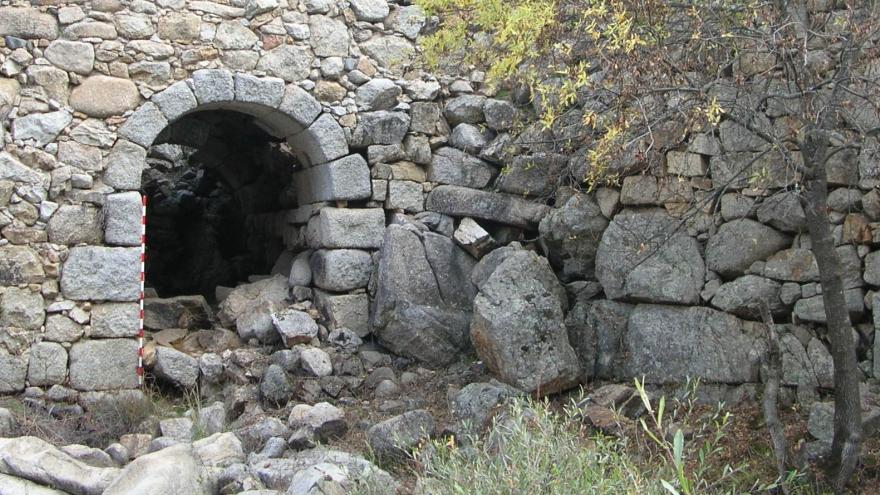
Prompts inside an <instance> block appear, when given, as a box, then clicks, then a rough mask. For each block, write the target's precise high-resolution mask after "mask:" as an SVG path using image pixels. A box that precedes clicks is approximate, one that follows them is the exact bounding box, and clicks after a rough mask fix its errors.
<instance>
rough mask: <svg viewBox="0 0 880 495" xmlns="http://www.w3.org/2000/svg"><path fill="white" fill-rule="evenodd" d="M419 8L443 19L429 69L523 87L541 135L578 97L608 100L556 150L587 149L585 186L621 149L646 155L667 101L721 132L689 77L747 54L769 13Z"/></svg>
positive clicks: (469, 2)
mask: <svg viewBox="0 0 880 495" xmlns="http://www.w3.org/2000/svg"><path fill="white" fill-rule="evenodd" d="M416 3H417V4H418V5H420V6H421V7H422V8H423V9H425V10H426V12H427V13H429V14H431V15H437V16H439V18H440V27H439V29H438V30H437V31H436V32H435V33H434V34H432V35H430V36H428V37H425V38H424V39H423V40H422V48H423V53H424V56H425V61H426V63H427V64H428V65H434V66H436V65H441V64H444V62H446V63H453V64H456V65H463V64H462V62H464V63H465V64H473V65H476V66H478V67H481V68H482V69H484V70H485V71H486V74H487V79H488V81H489V82H490V83H491V84H494V85H496V86H498V87H503V86H504V85H514V84H524V85H527V86H528V87H529V89H530V90H531V95H532V97H533V98H535V99H536V100H537V101H538V102H539V105H536V107H537V108H538V109H539V112H540V114H539V115H537V118H538V120H539V121H540V122H541V124H542V125H543V127H544V128H545V129H553V127H554V125H555V124H556V123H557V121H558V120H559V118H560V117H561V116H563V115H565V114H566V113H567V112H569V111H570V110H571V109H572V108H574V107H577V106H578V104H579V103H583V101H581V100H582V98H584V97H587V98H590V97H591V96H592V95H596V94H604V97H603V100H602V105H605V107H604V108H596V107H590V108H584V109H582V123H583V126H584V130H585V132H584V133H583V136H584V137H583V139H581V141H579V142H578V141H573V142H567V143H566V145H567V146H570V149H562V150H560V151H561V152H571V151H574V150H575V149H577V148H580V147H583V146H587V147H588V148H589V150H590V151H589V153H588V155H587V160H588V161H589V165H590V166H589V167H588V169H587V172H586V176H585V177H583V179H584V182H585V183H586V184H587V185H588V187H590V188H592V187H594V186H596V185H601V184H607V183H610V182H613V181H614V180H616V177H614V175H613V174H612V173H611V172H610V170H611V167H610V164H611V162H612V161H613V160H615V158H618V157H620V156H622V155H625V154H626V153H624V151H625V150H628V151H632V150H633V149H635V150H636V154H638V155H639V156H642V155H644V154H645V153H646V152H648V151H649V150H650V149H651V148H652V146H653V140H652V133H653V131H654V126H655V125H656V122H655V120H656V119H658V118H662V117H660V116H658V113H660V112H665V111H668V110H669V109H667V108H665V107H664V106H663V104H664V103H665V101H666V100H667V99H668V98H670V97H671V98H674V99H676V100H677V101H678V102H679V104H678V105H677V107H675V108H674V111H673V113H674V114H675V115H674V119H675V120H677V121H679V122H682V123H684V124H686V125H693V126H694V127H700V126H703V127H706V126H709V127H711V126H715V125H718V123H719V122H720V120H721V118H722V115H724V114H725V109H724V108H722V106H721V105H720V104H719V102H718V100H717V99H716V98H715V97H714V96H713V95H710V94H709V93H708V92H707V91H706V90H705V87H704V86H702V85H701V84H700V81H695V80H694V79H692V77H691V75H692V74H702V75H707V74H708V75H709V77H715V76H717V73H719V72H720V70H721V68H723V67H726V66H728V65H729V62H730V60H731V57H732V56H735V55H732V54H735V53H738V52H739V51H740V50H741V49H743V47H746V48H748V49H752V50H753V49H754V43H753V42H754V37H755V36H756V35H755V33H760V31H755V30H754V27H759V28H760V26H762V25H764V24H767V23H768V19H771V18H773V16H770V15H767V12H766V11H765V10H766V9H768V8H770V7H767V5H766V4H760V3H757V2H755V1H754V0H730V1H726V2H723V5H721V4H719V3H718V2H714V1H709V0H692V1H691V2H687V3H682V4H672V3H670V2H666V1H665V0H416ZM762 9H765V10H762ZM743 32H744V33H746V34H747V35H748V36H752V39H749V38H748V36H742V34H743ZM758 36H759V37H760V35H758ZM677 88H686V89H684V90H678V89H677ZM661 93H664V94H662V96H660V95H661ZM600 106H601V105H600Z"/></svg>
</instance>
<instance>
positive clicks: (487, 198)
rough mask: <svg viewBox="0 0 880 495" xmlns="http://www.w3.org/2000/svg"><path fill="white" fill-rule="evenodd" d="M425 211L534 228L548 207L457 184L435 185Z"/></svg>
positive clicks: (429, 195)
mask: <svg viewBox="0 0 880 495" xmlns="http://www.w3.org/2000/svg"><path fill="white" fill-rule="evenodd" d="M425 209H426V210H428V211H436V212H438V213H444V214H446V215H451V216H454V217H474V218H481V219H483V220H492V221H495V222H499V223H504V224H508V225H513V226H516V227H524V228H530V227H531V228H534V227H535V226H537V224H538V222H540V221H541V218H543V217H544V215H546V214H547V212H548V211H549V207H547V206H546V205H542V204H539V203H533V202H531V201H527V200H524V199H522V198H518V197H516V196H510V195H507V194H500V193H494V192H489V191H480V190H477V189H469V188H466V187H459V186H439V187H436V188H434V190H433V191H431V193H430V194H428V199H427V202H426V204H425Z"/></svg>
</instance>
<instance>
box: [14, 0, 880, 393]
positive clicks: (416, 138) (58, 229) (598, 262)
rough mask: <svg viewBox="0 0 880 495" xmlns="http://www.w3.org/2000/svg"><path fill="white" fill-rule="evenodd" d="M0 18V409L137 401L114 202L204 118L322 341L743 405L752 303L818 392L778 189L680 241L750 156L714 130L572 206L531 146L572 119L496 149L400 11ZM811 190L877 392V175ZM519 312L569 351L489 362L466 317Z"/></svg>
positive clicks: (245, 10)
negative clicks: (237, 155)
mask: <svg viewBox="0 0 880 495" xmlns="http://www.w3.org/2000/svg"><path fill="white" fill-rule="evenodd" d="M0 5H2V6H0V35H2V36H3V37H4V39H3V45H2V50H0V74H2V76H3V77H2V78H0V116H2V117H3V126H2V127H0V144H2V145H3V151H2V152H0V392H16V391H20V390H22V389H23V388H24V387H25V386H26V385H28V384H29V385H34V386H49V385H53V384H69V385H70V386H71V387H72V388H75V389H77V390H104V389H114V388H126V387H133V386H135V385H136V384H137V379H136V376H135V366H136V362H137V354H136V350H137V343H136V341H135V339H133V337H134V336H135V335H136V328H137V321H136V319H137V300H138V296H139V294H138V269H139V261H138V260H139V258H138V256H139V248H138V247H137V246H138V243H139V238H138V233H137V230H136V227H138V226H139V221H140V220H139V214H140V210H139V208H138V207H137V204H138V202H139V199H138V194H133V192H135V191H141V190H142V188H144V187H146V186H145V185H142V182H141V181H142V174H143V171H144V169H145V167H148V165H149V164H150V160H148V154H149V156H151V157H152V156H154V155H153V154H154V153H159V154H161V153H160V152H161V150H160V149H159V148H158V147H160V146H166V147H167V146H178V147H179V146H202V145H204V144H205V141H204V140H202V141H199V140H198V136H200V135H202V134H200V132H201V131H200V124H199V123H198V122H199V119H200V118H202V117H203V116H206V115H210V114H213V113H216V112H226V113H230V112H234V113H235V114H236V115H239V116H243V118H246V119H248V122H252V123H253V124H255V125H257V126H259V128H260V129H262V130H263V131H265V133H266V134H267V135H268V136H269V137H270V141H271V142H272V143H273V144H272V146H274V147H275V148H274V149H281V148H283V150H282V151H283V152H284V154H283V155H281V156H283V157H285V158H284V159H287V160H289V163H288V166H289V174H290V177H289V181H290V184H289V187H288V185H286V184H285V185H284V187H283V188H282V189H284V190H285V191H287V192H288V193H289V202H288V203H284V202H280V203H277V205H276V207H273V208H274V209H269V210H266V209H253V210H247V209H242V210H241V211H242V214H243V215H245V216H246V218H245V222H246V223H247V225H248V227H247V229H246V232H247V236H248V237H259V238H260V239H273V240H274V241H272V242H271V243H269V242H268V241H267V242H265V243H264V242H262V241H261V244H260V245H261V246H263V247H264V248H265V249H264V251H263V253H264V256H265V257H267V258H272V259H274V258H275V257H276V256H277V261H276V262H275V263H274V266H272V268H271V270H269V271H270V272H272V273H280V274H283V275H284V276H285V277H286V278H287V280H288V285H289V289H290V291H291V298H292V299H294V300H302V299H310V300H313V301H314V303H315V304H316V305H317V307H318V308H319V309H320V310H321V312H322V315H323V320H324V322H325V323H326V325H327V326H328V327H330V328H331V329H332V328H336V327H345V328H349V329H351V330H353V331H354V332H356V333H357V334H358V335H360V336H366V335H367V334H369V333H373V334H374V335H375V336H376V337H377V338H378V340H379V341H380V342H381V343H383V344H384V345H386V346H387V347H389V348H390V349H391V350H393V351H394V352H396V353H399V354H402V355H404V356H408V357H411V358H414V359H418V360H421V361H424V362H427V363H430V364H433V365H442V364H445V363H448V362H450V361H453V360H455V359H457V358H458V357H459V356H460V355H461V354H462V353H464V352H468V351H469V349H470V348H471V347H472V345H473V343H472V338H471V337H472V333H473V332H474V325H472V321H476V320H477V319H478V320H479V325H478V326H479V329H478V331H477V334H478V335H479V336H480V339H479V341H478V342H476V344H477V349H476V350H477V353H478V354H479V355H480V356H481V357H483V356H488V355H490V354H492V355H494V356H502V355H503V356H505V357H503V358H498V359H497V360H496V361H497V362H495V363H494V366H495V367H496V368H498V369H495V370H493V371H496V372H498V373H500V374H502V375H503V370H502V369H501V368H503V367H504V365H505V363H515V362H517V359H519V358H522V357H523V356H526V357H527V358H528V359H529V360H532V361H530V362H534V361H533V358H532V357H529V356H534V355H536V354H534V353H535V352H536V351H535V349H543V350H542V351H541V353H542V354H540V358H541V359H548V357H549V360H548V361H547V363H549V364H547V366H550V367H557V368H559V373H560V374H564V375H565V376H564V379H563V378H560V377H555V378H554V377H551V378H550V379H548V380H549V381H545V382H543V383H541V380H538V381H537V382H534V381H528V380H524V381H523V383H526V382H528V383H533V384H534V385H535V386H537V387H540V386H543V385H548V384H552V385H551V386H552V387H556V388H564V387H568V386H572V385H573V384H575V383H577V382H578V381H582V380H584V379H590V378H594V377H599V378H627V377H631V376H642V375H644V376H646V377H647V379H648V380H649V381H651V382H655V383H665V382H670V381H681V380H684V379H685V378H686V377H688V376H700V377H702V378H704V379H705V380H707V381H710V382H716V383H724V384H740V383H752V382H757V381H759V379H760V362H761V358H762V355H763V353H764V344H763V342H764V340H763V333H762V332H763V329H762V328H761V325H760V324H758V323H757V322H756V320H757V319H758V318H757V316H758V315H757V312H756V303H757V302H758V301H763V300H768V301H770V302H771V307H772V308H773V312H774V314H775V315H776V317H777V318H778V320H779V321H780V323H782V324H784V325H785V329H786V332H785V335H784V336H783V343H784V346H785V363H786V364H785V373H786V375H785V381H786V384H788V385H792V386H798V387H799V391H800V392H803V393H804V394H809V393H812V391H813V390H814V389H815V388H816V387H818V386H821V387H829V386H830V385H831V381H830V376H831V368H830V357H829V355H828V351H827V349H826V347H825V344H824V343H823V341H822V338H821V331H819V330H818V329H820V328H821V324H822V322H823V318H824V313H823V310H822V304H821V297H820V296H819V294H820V290H821V288H820V287H819V284H818V274H817V271H816V267H815V261H814V260H813V258H812V255H811V253H810V251H809V250H808V248H809V242H808V240H807V239H806V237H805V236H804V234H803V233H802V231H803V228H804V225H803V222H804V217H803V212H802V211H801V210H800V206H799V205H798V203H797V201H796V199H795V198H794V197H793V196H792V195H790V194H773V193H776V192H778V191H779V189H780V188H782V187H784V186H785V185H787V184H788V180H787V179H789V178H791V177H792V174H793V172H792V171H791V170H789V168H788V167H786V166H785V165H784V163H783V162H781V161H776V160H773V159H772V158H769V157H768V158H765V159H763V160H759V162H756V163H755V167H756V171H757V170H760V171H762V172H763V173H764V175H766V177H768V182H766V183H762V184H761V185H760V187H757V186H755V184H752V183H749V182H748V181H747V180H744V181H734V182H733V183H732V184H733V185H732V186H728V188H727V191H728V192H726V193H725V194H723V195H721V196H719V200H718V201H709V202H705V207H704V208H702V209H700V210H699V211H697V212H695V214H689V215H688V216H687V219H686V222H685V228H679V225H680V223H681V219H680V217H681V215H682V213H683V212H684V211H685V210H686V209H687V205H691V204H693V203H694V201H695V200H700V199H701V198H705V197H707V195H709V194H710V192H711V191H712V190H713V184H715V185H717V184H721V183H725V184H726V183H727V182H730V181H729V180H728V179H730V178H731V177H732V174H733V172H732V171H734V170H738V167H737V164H742V163H749V160H751V159H752V158H754V157H756V156H758V155H757V154H758V153H760V152H761V151H762V150H761V145H760V143H759V142H758V141H757V140H756V139H754V136H750V134H749V132H748V131H746V130H745V129H743V128H741V127H738V126H737V125H736V124H733V123H732V122H728V121H724V122H722V123H721V125H720V127H719V128H718V129H716V130H709V131H701V132H690V133H688V132H683V133H679V134H681V136H682V137H681V139H679V140H678V141H676V142H674V143H666V145H665V148H664V149H668V151H666V152H664V153H662V155H659V156H655V157H653V161H652V162H651V163H649V164H648V165H647V166H641V165H640V166H639V167H632V168H628V169H626V170H628V171H630V172H632V171H633V170H637V171H638V172H639V173H638V174H637V175H630V176H627V177H625V178H623V179H622V182H621V184H620V187H616V188H610V187H609V188H600V189H598V190H597V191H595V192H593V193H590V194H585V193H581V192H576V191H575V190H573V189H569V188H564V187H563V188H561V189H560V188H558V187H557V186H558V185H559V184H560V183H561V182H565V181H567V180H569V179H570V178H572V177H583V176H584V174H583V172H584V169H583V167H584V163H585V161H584V159H583V156H581V155H575V156H571V157H570V156H564V155H559V154H555V153H554V152H553V150H552V148H551V147H549V146H547V144H546V143H547V142H548V140H552V139H564V138H565V137H566V136H567V133H570V132H571V127H572V126H567V125H566V122H579V121H580V120H581V119H580V118H579V115H577V112H574V114H572V115H568V116H567V117H566V118H564V119H560V121H559V122H557V124H556V125H554V127H553V128H552V129H549V130H547V129H543V128H542V127H540V125H538V124H533V125H525V126H524V127H520V126H518V128H519V129H521V130H520V131H518V132H513V131H512V130H511V129H512V128H513V127H514V125H515V124H518V123H520V122H526V123H527V122H528V117H529V116H530V115H532V114H533V112H532V111H531V109H530V108H529V106H528V105H527V104H526V102H525V101H521V102H520V104H518V105H516V104H513V103H511V102H508V101H504V100H501V99H496V98H494V97H493V93H492V90H491V89H490V88H488V87H484V85H483V84H482V83H483V81H482V74H481V73H479V72H478V71H474V72H472V73H471V75H470V76H468V77H466V78H454V77H435V76H433V75H431V74H428V73H425V72H424V71H422V70H420V69H419V68H418V64H417V53H416V48H415V46H416V45H415V40H416V38H417V36H418V34H419V32H420V31H421V30H422V29H423V28H424V27H425V26H426V24H427V25H430V24H431V20H428V19H425V17H424V16H423V15H422V14H421V13H420V11H419V9H418V8H417V7H415V6H412V5H407V3H406V2H405V1H404V2H400V3H386V1H385V0H350V1H347V2H346V1H338V2H336V1H332V0H301V1H297V0H290V2H288V3H279V2H278V0H247V1H242V0H232V1H231V2H229V3H215V2H210V1H201V0H198V1H196V0H192V1H189V0H158V1H156V2H151V1H146V0H134V1H131V2H127V1H126V2H121V1H119V0H93V1H85V2H76V1H74V2H67V3H64V2H55V1H53V2H45V4H44V5H39V6H37V7H33V6H30V5H26V4H23V3H12V4H10V3H9V2H3V3H2V4H0ZM785 119H786V113H785V109H784V108H776V107H773V108H772V109H770V110H768V122H769V124H770V125H784V124H785ZM242 125H244V124H242ZM227 131H228V129H227ZM672 134H674V133H670V135H672ZM245 165H246V164H245ZM243 166H244V165H243ZM224 167H225V168H224V170H226V171H227V172H228V173H227V175H235V172H234V171H235V167H234V166H224ZM621 170H623V169H621ZM751 175H754V174H744V175H743V177H745V178H748V177H749V176H751ZM831 175H832V177H830V182H831V183H832V184H833V185H834V188H835V189H834V190H833V191H832V193H831V195H830V197H829V203H830V205H831V206H832V208H833V210H834V211H833V213H832V218H833V219H834V221H835V223H836V224H837V225H838V227H837V228H836V230H835V235H836V238H837V240H838V242H839V243H840V247H839V253H840V255H841V258H842V260H843V262H844V264H845V266H846V268H847V273H846V275H845V283H846V288H847V291H848V292H847V294H848V300H849V301H850V303H851V308H850V309H851V314H852V315H853V317H854V319H855V321H856V322H857V325H856V337H855V338H857V339H858V341H859V356H860V359H861V361H862V362H861V366H862V369H863V372H864V373H865V375H866V377H869V376H871V375H875V374H880V370H874V369H873V368H872V362H873V361H872V354H875V353H876V352H880V350H878V351H874V349H872V346H876V345H877V344H875V339H874V326H873V323H872V321H871V313H870V311H871V308H872V307H873V301H874V297H875V295H874V290H873V289H874V288H875V287H876V286H877V285H880V261H878V260H880V256H875V253H873V252H872V249H873V247H872V246H873V245H874V243H875V234H874V232H875V230H876V229H875V228H874V227H876V224H873V223H872V222H875V221H880V194H878V192H877V191H876V190H875V189H874V188H875V186H876V185H877V184H878V183H880V182H878V181H880V172H878V165H877V158H876V155H874V154H872V152H871V151H870V150H862V151H861V152H853V153H849V154H842V155H840V157H839V159H838V162H835V163H834V164H833V166H832V167H831ZM148 176H149V174H148ZM279 180H287V179H279ZM230 181H231V182H230V183H235V180H234V179H230ZM250 184H251V182H248V181H243V182H239V183H235V187H234V189H235V191H241V190H243V188H245V187H247V186H249V185H250ZM148 221H149V220H148ZM535 239H537V242H534V240H535ZM514 241H523V243H524V244H525V245H526V248H532V249H536V250H538V251H540V252H541V253H542V254H544V255H545V256H546V257H547V259H549V266H552V268H553V270H554V271H555V273H556V275H557V276H558V278H559V280H561V281H562V283H563V284H564V289H565V290H563V285H560V284H559V282H557V281H555V280H552V281H550V280H549V278H548V277H547V276H546V273H547V272H548V269H545V268H543V266H544V265H542V264H546V261H541V260H537V259H531V258H528V259H527V258H526V257H524V256H522V255H519V254H516V255H511V253H510V252H509V251H503V250H499V249H495V248H496V247H498V246H501V245H507V244H510V243H512V242H514ZM526 241H528V242H526ZM493 249H494V251H493ZM512 249H513V251H516V250H517V248H516V247H514V248H512ZM273 250H274V251H273ZM279 251H280V254H279ZM489 252H492V253H493V254H492V256H491V257H490V256H487V253H489ZM495 253H505V254H503V255H502V254H495ZM508 258H509V259H510V260H513V261H509V263H508V261H507V259H508ZM478 260H481V261H480V263H479V264H478V263H477V261H478ZM514 261H515V263H514ZM503 266H507V267H508V268H507V269H505V270H501V272H504V273H505V274H506V275H505V276H510V274H511V273H517V270H521V273H534V274H535V275H534V278H535V279H536V280H539V281H540V284H538V285H539V286H527V285H526V286H520V285H519V284H518V283H512V284H511V287H512V288H511V290H510V291H505V290H504V288H503V287H501V288H499V287H498V285H499V283H500V281H501V280H503V279H502V276H501V275H498V276H497V277H495V278H496V282H495V283H493V281H492V277H494V276H495V273H494V271H496V268H498V267H503ZM499 270H500V269H499ZM501 272H499V273H501ZM265 274H268V273H257V274H255V275H265ZM550 278H552V277H550ZM270 280H271V279H270ZM511 291H512V292H511ZM492 294H494V295H492ZM490 295H491V296H490ZM535 295H537V296H540V297H541V298H542V299H541V300H542V301H543V302H542V304H544V303H546V304H545V305H544V306H541V307H542V308H544V309H543V310H542V311H544V310H546V311H545V312H544V313H542V316H541V317H540V318H537V319H536V320H534V321H529V324H530V325H534V327H535V328H545V327H547V328H549V327H553V328H555V329H557V330H559V331H561V332H563V333H564V334H567V338H565V337H563V338H561V339H560V338H559V335H558V332H557V334H554V335H553V336H552V338H551V339H549V340H547V341H548V342H549V341H552V342H554V344H552V345H550V344H546V342H544V341H543V340H542V343H541V346H544V345H545V344H546V345H550V347H540V346H538V347H535V346H532V345H531V344H529V343H528V342H526V343H521V344H518V345H519V346H520V348H521V349H523V350H522V352H521V353H520V354H517V353H516V352H513V353H512V354H509V353H508V354H505V353H500V354H498V353H494V354H493V352H494V351H498V349H497V347H498V346H499V345H504V342H498V341H496V340H494V339H496V337H497V335H495V334H494V333H493V332H494V331H495V329H502V330H503V329H504V328H507V327H508V326H509V325H511V324H512V325H515V324H517V322H499V321H497V319H498V318H503V317H504V315H503V314H498V313H497V312H493V311H488V310H487V305H491V304H493V302H497V301H500V300H504V301H507V303H506V304H511V305H514V304H519V303H522V302H523V301H528V302H529V303H531V302H532V301H533V296H535ZM475 301H476V302H475ZM523 304H525V303H523ZM475 305H476V306H475ZM525 306H528V305H527V304H525ZM535 307H538V306H535ZM524 314H529V313H524ZM563 319H564V325H563ZM227 323H231V324H235V322H234V321H233V322H227ZM501 323H504V324H501ZM513 333H515V332H513ZM517 335H519V337H522V338H524V339H526V340H528V338H529V334H528V332H522V333H520V334H517ZM542 339H543V338H542ZM878 340H880V339H878ZM554 346H556V347H559V346H562V347H566V346H570V348H568V349H562V350H561V351H560V350H559V349H558V348H555V347H554ZM488 347H493V349H491V351H493V352H490V349H488ZM572 350H573V351H574V352H573V353H572V352H571V351H572ZM556 351H559V352H560V354H559V356H563V357H560V359H563V360H564V361H565V364H566V366H562V365H561V364H559V363H557V362H555V361H554V356H556V354H554V352H556ZM573 359H574V360H576V362H577V364H576V367H578V369H579V372H578V373H577V375H578V376H574V374H573V372H572V367H571V366H569V364H570V362H571V361H572V360H573ZM541 362H544V361H541ZM557 365H558V366H557ZM554 380H555V381H554ZM545 390H547V389H546V388H545Z"/></svg>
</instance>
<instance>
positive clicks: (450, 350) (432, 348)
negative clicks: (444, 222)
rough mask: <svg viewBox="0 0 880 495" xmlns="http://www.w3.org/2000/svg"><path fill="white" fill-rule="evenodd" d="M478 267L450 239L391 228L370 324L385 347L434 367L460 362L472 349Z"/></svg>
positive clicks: (387, 231) (379, 268)
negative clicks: (470, 336)
mask: <svg viewBox="0 0 880 495" xmlns="http://www.w3.org/2000/svg"><path fill="white" fill-rule="evenodd" d="M474 264H475V261H474V260H473V258H471V257H470V255H468V254H467V253H466V252H465V251H464V250H462V249H461V248H459V247H458V246H456V245H455V243H454V242H453V241H452V240H451V239H449V238H448V237H444V236H441V235H438V234H434V233H432V232H421V233H419V232H414V231H412V230H410V229H407V228H405V227H401V226H399V225H391V226H389V227H388V228H387V230H386V233H385V240H384V242H383V244H382V250H381V251H380V258H379V267H378V271H377V284H376V296H375V300H374V303H373V310H372V312H371V320H370V326H371V328H372V330H373V332H374V333H375V334H376V335H377V336H378V337H379V340H380V342H382V343H383V345H385V346H386V347H388V348H389V349H390V350H392V351H393V352H395V353H397V354H400V355H404V356H408V357H412V358H416V359H419V360H420V361H423V362H426V363H429V364H432V365H444V364H448V363H450V362H452V361H454V360H455V359H457V358H458V356H459V354H460V353H461V352H462V351H463V350H465V349H467V348H468V347H469V344H470V343H469V341H468V324H469V322H470V311H471V300H472V298H473V295H474V293H475V291H474V287H473V285H472V284H471V281H470V273H471V270H473V266H474Z"/></svg>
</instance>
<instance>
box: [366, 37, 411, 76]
mask: <svg viewBox="0 0 880 495" xmlns="http://www.w3.org/2000/svg"><path fill="white" fill-rule="evenodd" d="M361 50H362V51H363V52H364V53H366V54H367V55H369V56H370V57H372V58H373V59H374V60H375V61H376V62H378V63H379V65H380V66H382V67H387V68H388V69H392V70H394V69H397V68H400V67H401V66H404V65H409V64H410V63H411V62H412V61H413V59H414V58H415V54H416V49H415V46H414V45H413V43H411V42H410V41H409V40H407V39H405V38H402V37H400V36H385V35H381V34H379V35H375V36H373V37H372V38H370V39H368V40H367V41H365V42H363V43H361Z"/></svg>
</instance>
